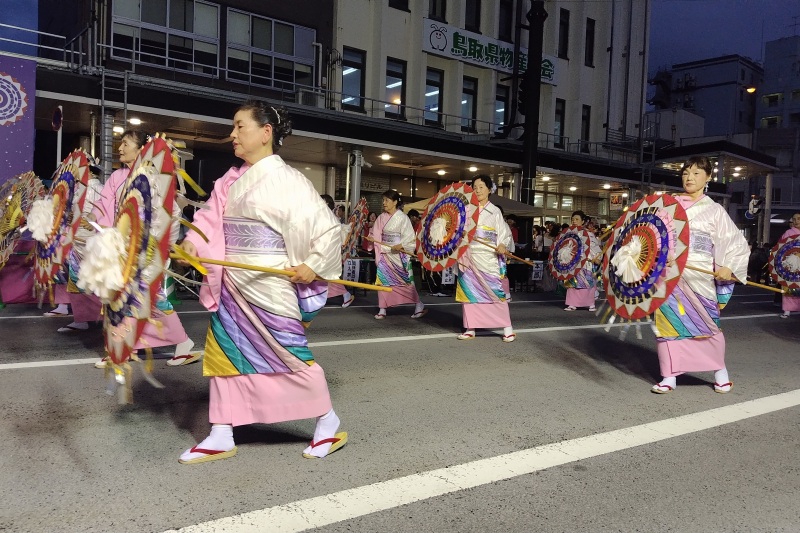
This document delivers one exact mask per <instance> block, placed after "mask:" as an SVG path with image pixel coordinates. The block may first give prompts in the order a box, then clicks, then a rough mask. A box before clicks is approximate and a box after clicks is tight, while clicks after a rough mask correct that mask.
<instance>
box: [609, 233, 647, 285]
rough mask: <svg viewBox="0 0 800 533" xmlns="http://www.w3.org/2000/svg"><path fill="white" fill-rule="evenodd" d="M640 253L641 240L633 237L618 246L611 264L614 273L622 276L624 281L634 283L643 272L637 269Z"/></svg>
mask: <svg viewBox="0 0 800 533" xmlns="http://www.w3.org/2000/svg"><path fill="white" fill-rule="evenodd" d="M641 253H642V242H641V241H640V240H639V239H638V238H636V237H634V238H633V239H631V240H630V241H629V242H628V243H627V244H626V245H624V246H622V247H620V249H619V250H617V253H616V254H614V257H612V258H611V264H612V265H614V267H615V270H614V273H615V274H616V275H617V276H619V277H620V278H622V281H624V282H625V283H635V282H637V281H639V280H640V279H642V278H643V277H644V272H642V271H641V270H640V269H639V265H638V259H639V255H640V254H641Z"/></svg>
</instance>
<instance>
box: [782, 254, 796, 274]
mask: <svg viewBox="0 0 800 533" xmlns="http://www.w3.org/2000/svg"><path fill="white" fill-rule="evenodd" d="M783 266H784V267H786V269H787V270H791V271H792V272H800V256H798V255H797V254H791V255H789V256H787V257H786V259H784V260H783Z"/></svg>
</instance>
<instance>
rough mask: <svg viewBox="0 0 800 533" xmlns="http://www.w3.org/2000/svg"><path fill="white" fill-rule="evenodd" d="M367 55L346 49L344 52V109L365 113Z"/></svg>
mask: <svg viewBox="0 0 800 533" xmlns="http://www.w3.org/2000/svg"><path fill="white" fill-rule="evenodd" d="M366 63H367V53H366V52H364V51H363V50H356V49H355V48H347V47H344V49H343V50H342V109H349V110H352V111H364V66H365V65H366Z"/></svg>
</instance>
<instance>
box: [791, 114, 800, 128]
mask: <svg viewBox="0 0 800 533" xmlns="http://www.w3.org/2000/svg"><path fill="white" fill-rule="evenodd" d="M789 124H791V125H792V126H798V125H800V113H789Z"/></svg>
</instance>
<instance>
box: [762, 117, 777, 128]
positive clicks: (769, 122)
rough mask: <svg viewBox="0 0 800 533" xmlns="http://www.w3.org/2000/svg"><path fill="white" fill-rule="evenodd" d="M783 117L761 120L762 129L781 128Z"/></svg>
mask: <svg viewBox="0 0 800 533" xmlns="http://www.w3.org/2000/svg"><path fill="white" fill-rule="evenodd" d="M780 122H781V117H764V118H762V119H761V127H762V128H777V127H778V126H780Z"/></svg>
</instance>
